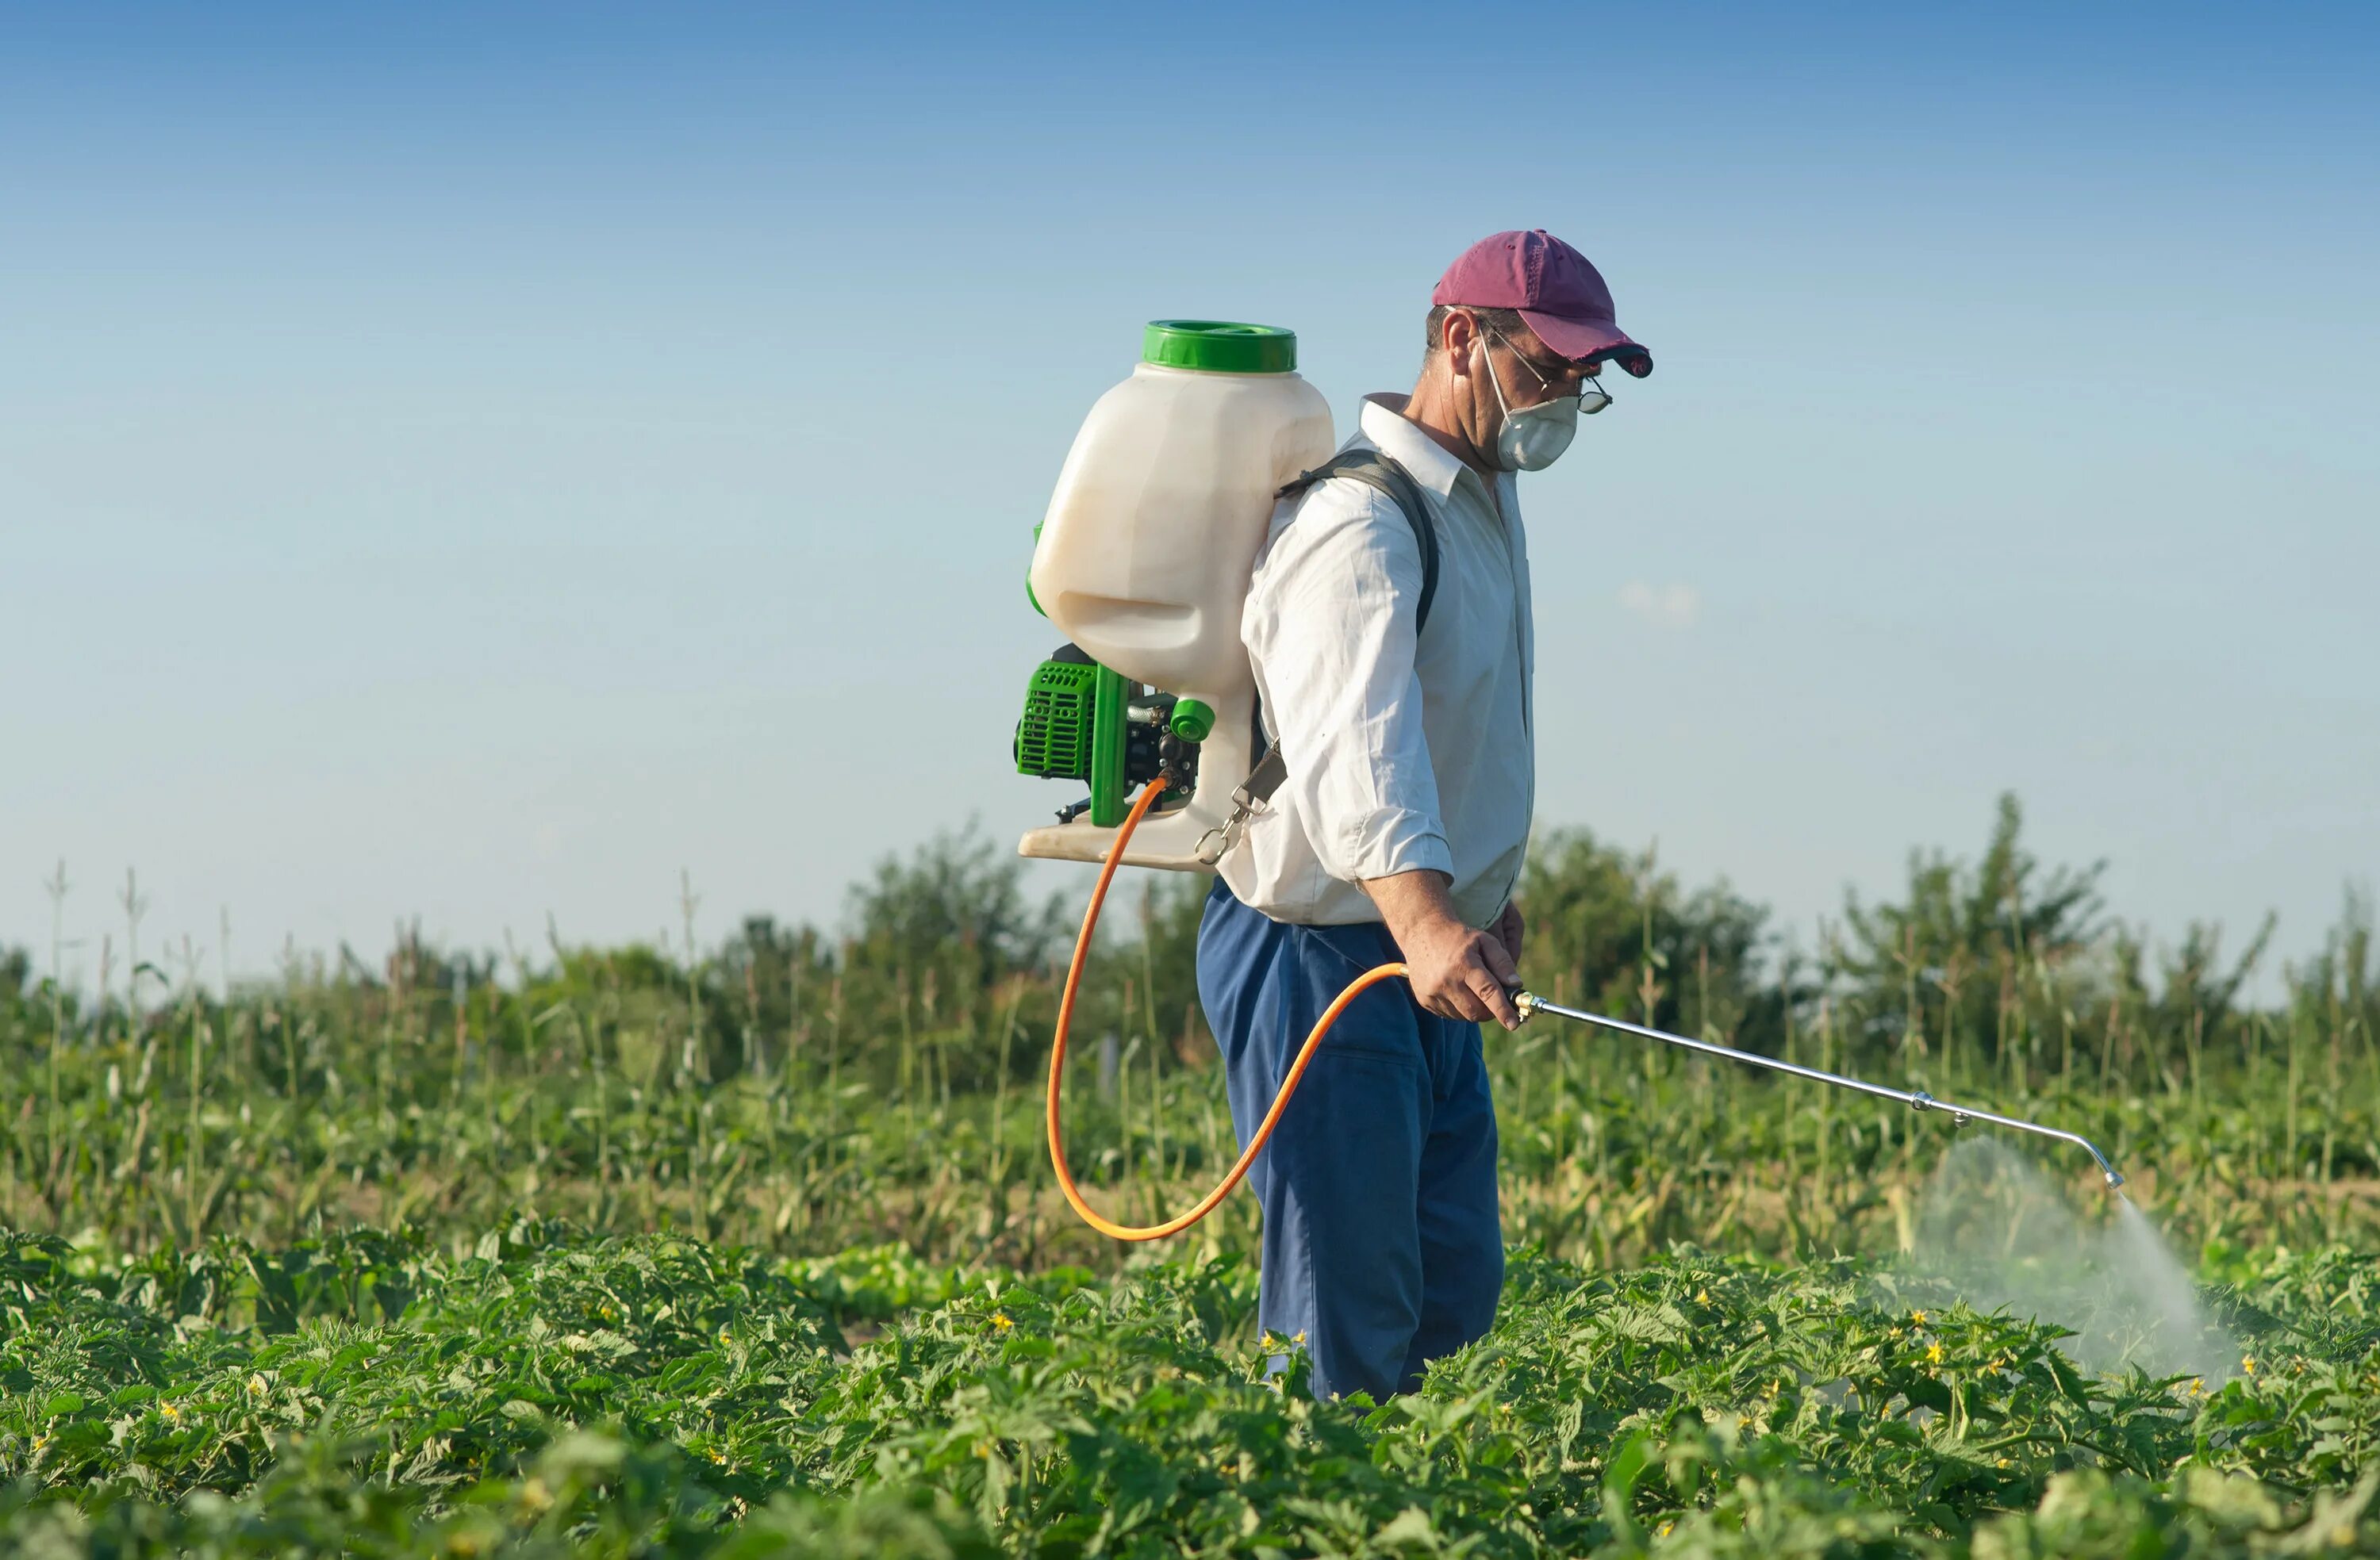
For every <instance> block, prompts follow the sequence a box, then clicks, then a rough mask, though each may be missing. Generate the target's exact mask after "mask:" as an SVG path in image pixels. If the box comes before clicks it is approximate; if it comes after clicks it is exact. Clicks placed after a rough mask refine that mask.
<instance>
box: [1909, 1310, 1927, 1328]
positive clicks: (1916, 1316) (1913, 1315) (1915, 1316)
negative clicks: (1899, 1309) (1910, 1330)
mask: <svg viewBox="0 0 2380 1560" xmlns="http://www.w3.org/2000/svg"><path fill="white" fill-rule="evenodd" d="M1909 1319H1910V1320H1911V1321H1912V1322H1914V1323H1916V1324H1918V1325H1919V1326H1921V1327H1922V1326H1924V1325H1925V1312H1922V1311H1913V1312H1910V1313H1909Z"/></svg>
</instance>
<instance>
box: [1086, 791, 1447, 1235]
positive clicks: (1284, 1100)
mask: <svg viewBox="0 0 2380 1560" xmlns="http://www.w3.org/2000/svg"><path fill="white" fill-rule="evenodd" d="M1164 789H1165V781H1164V780H1162V779H1161V778H1160V779H1158V780H1150V781H1149V782H1148V783H1147V785H1145V786H1143V787H1141V789H1140V794H1139V796H1137V797H1136V798H1135V799H1134V801H1133V804H1132V811H1131V812H1129V813H1127V814H1126V815H1124V820H1123V828H1119V829H1117V830H1116V837H1115V842H1114V843H1113V844H1111V845H1110V846H1109V847H1108V853H1107V859H1106V860H1105V861H1104V862H1102V863H1101V864H1100V865H1099V886H1098V887H1096V888H1094V889H1092V890H1091V902H1090V904H1089V905H1088V906H1087V908H1086V909H1085V910H1084V911H1083V929H1082V931H1081V932H1080V933H1079V934H1077V935H1076V937H1075V957H1074V960H1073V961H1072V962H1070V963H1069V964H1068V965H1067V966H1066V989H1065V991H1064V993H1063V994H1062V996H1061V997H1060V998H1058V1031H1057V1034H1055V1035H1053V1036H1052V1037H1051V1039H1050V1104H1049V1112H1048V1117H1049V1123H1050V1166H1051V1167H1052V1168H1054V1169H1056V1171H1057V1172H1058V1190H1059V1191H1063V1192H1064V1193H1065V1194H1066V1201H1067V1202H1068V1203H1070V1204H1072V1205H1073V1207H1074V1210H1075V1212H1076V1213H1078V1214H1080V1215H1082V1216H1083V1222H1084V1223H1085V1224H1087V1225H1089V1226H1090V1227H1092V1228H1093V1229H1096V1230H1098V1231H1099V1233H1100V1234H1102V1235H1111V1236H1113V1237H1114V1238H1115V1239H1117V1240H1160V1239H1162V1238H1163V1237H1165V1236H1168V1235H1175V1234H1179V1233H1180V1232H1181V1231H1183V1230H1185V1229H1187V1228H1189V1227H1191V1226H1192V1225H1194V1224H1196V1223H1197V1222H1198V1221H1199V1220H1200V1219H1203V1218H1205V1217H1206V1216H1207V1215H1208V1214H1211V1213H1213V1212H1214V1211H1215V1208H1216V1205H1217V1204H1218V1203H1221V1202H1222V1200H1223V1199H1224V1198H1225V1197H1228V1196H1230V1195H1231V1191H1232V1188H1233V1187H1235V1186H1237V1185H1239V1184H1240V1178H1241V1177H1242V1176H1245V1175H1246V1174H1247V1173H1248V1167H1249V1166H1250V1165H1253V1164H1254V1163H1256V1157H1257V1153H1258V1152H1259V1151H1260V1150H1262V1149H1263V1147H1264V1145H1265V1140H1266V1139H1267V1138H1269V1137H1271V1136H1272V1130H1273V1128H1274V1127H1275V1126H1276V1125H1277V1124H1279V1122H1280V1120H1281V1111H1282V1110H1283V1109H1284V1108H1286V1107H1287V1106H1288V1105H1289V1096H1290V1095H1292V1094H1295V1093H1296V1092H1297V1082H1298V1080H1299V1079H1301V1078H1303V1077H1305V1067H1306V1064H1307V1063H1308V1062H1310V1061H1312V1060H1313V1059H1314V1052H1315V1049H1316V1047H1318V1046H1320V1045H1321V1044H1322V1037H1323V1035H1325V1034H1329V1033H1330V1026H1331V1025H1332V1024H1334V1023H1336V1022H1339V1015H1340V1014H1341V1013H1342V1012H1344V1011H1345V1010H1346V1008H1347V1004H1348V1003H1350V1002H1352V1001H1354V999H1355V998H1356V996H1357V995H1358V994H1359V993H1361V992H1362V991H1364V990H1365V989H1366V987H1368V986H1377V985H1378V984H1379V983H1380V982H1381V981H1384V980H1389V979H1391V978H1393V977H1395V976H1398V975H1402V974H1403V973H1405V967H1404V966H1403V964H1378V965H1375V966H1374V967H1373V968H1371V969H1368V970H1366V971H1365V972H1364V973H1362V974H1360V975H1357V976H1356V977H1355V978H1354V980H1352V981H1350V982H1348V983H1347V989H1346V990H1344V991H1342V992H1341V993H1340V994H1339V995H1338V997H1337V998H1335V999H1334V1000H1333V1001H1332V1002H1331V1004H1330V1007H1329V1008H1327V1009H1325V1010H1323V1013H1322V1016H1321V1017H1320V1018H1318V1019H1317V1020H1315V1021H1314V1032H1313V1033H1312V1034H1308V1035H1307V1036H1306V1037H1305V1045H1304V1046H1301V1047H1299V1049H1298V1053H1297V1059H1296V1060H1294V1061H1293V1062H1291V1063H1290V1064H1289V1076H1288V1077H1286V1078H1283V1079H1282V1080H1281V1093H1280V1094H1275V1095H1274V1096H1273V1101H1272V1108H1271V1109H1270V1110H1268V1111H1266V1112H1265V1117H1264V1119H1263V1120H1262V1121H1260V1122H1258V1123H1257V1131H1256V1135H1255V1136H1254V1137H1252V1138H1250V1139H1249V1140H1248V1146H1247V1147H1245V1148H1244V1149H1242V1150H1241V1151H1240V1157H1239V1162H1238V1163H1237V1164H1234V1165H1233V1167H1232V1168H1231V1173H1230V1174H1228V1175H1226V1176H1225V1177H1224V1178H1223V1179H1222V1181H1221V1183H1220V1185H1218V1186H1217V1187H1216V1188H1215V1190H1214V1191H1210V1192H1208V1193H1207V1195H1206V1196H1204V1197H1201V1198H1200V1199H1198V1201H1197V1203H1196V1204H1194V1205H1193V1206H1192V1207H1191V1209H1190V1211H1189V1212H1188V1213H1185V1214H1183V1215H1179V1216H1177V1217H1174V1218H1170V1219H1167V1220H1166V1221H1165V1222H1164V1223H1163V1224H1147V1225H1129V1224H1117V1223H1115V1222H1114V1221H1112V1220H1111V1219H1106V1218H1102V1217H1100V1216H1099V1213H1098V1212H1097V1211H1096V1210H1094V1209H1093V1208H1092V1206H1091V1205H1090V1204H1089V1203H1086V1202H1084V1201H1083V1193H1082V1191H1081V1189H1080V1188H1078V1187H1076V1186H1075V1178H1074V1177H1073V1176H1072V1175H1071V1174H1069V1173H1068V1172H1067V1169H1066V1143H1065V1138H1064V1136H1063V1134H1062V1131H1061V1130H1060V1126H1059V1120H1058V1086H1059V1083H1060V1082H1061V1081H1062V1079H1063V1078H1064V1077H1065V1068H1066V1028H1067V1025H1068V1024H1070V1023H1072V1022H1074V1017H1075V987H1076V986H1079V985H1080V984H1081V983H1082V979H1083V961H1084V960H1085V959H1087V958H1088V957H1089V955H1090V951H1091V930H1092V928H1093V927H1095V926H1097V925H1099V906H1100V905H1101V904H1102V903H1104V902H1105V901H1106V900H1107V897H1108V884H1109V883H1110V882H1111V881H1112V880H1113V879H1114V877H1115V869H1116V865H1117V864H1118V863H1120V862H1122V861H1123V848H1124V843H1125V841H1127V840H1130V839H1131V838H1132V831H1133V830H1134V829H1135V828H1139V827H1140V820H1141V819H1142V818H1143V817H1144V816H1147V812H1148V809H1149V805H1150V804H1152V803H1154V802H1155V801H1156V800H1157V798H1158V796H1159V794H1160V792H1163V791H1164Z"/></svg>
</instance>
